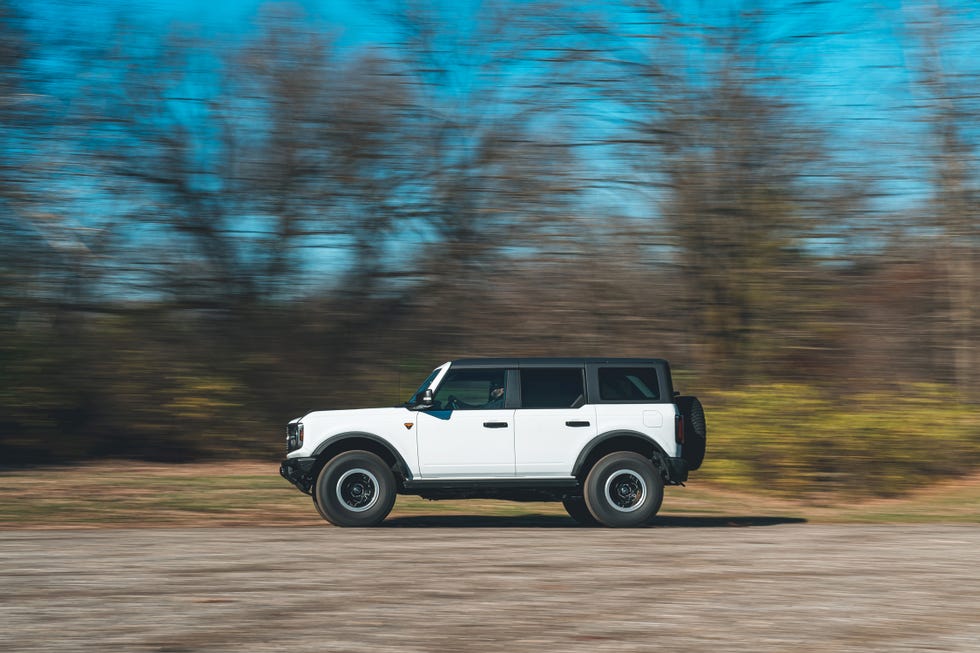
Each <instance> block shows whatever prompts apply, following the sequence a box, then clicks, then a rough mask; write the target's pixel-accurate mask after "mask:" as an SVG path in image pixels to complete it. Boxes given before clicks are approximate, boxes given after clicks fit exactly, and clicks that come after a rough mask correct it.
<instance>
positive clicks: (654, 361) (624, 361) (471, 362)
mask: <svg viewBox="0 0 980 653" xmlns="http://www.w3.org/2000/svg"><path fill="white" fill-rule="evenodd" d="M451 362H452V364H453V367H471V368H476V367H511V368H514V367H577V366H581V365H585V364H589V363H591V364H599V365H602V364H608V365H667V361H666V360H664V359H663V358H459V359H456V360H454V361H451Z"/></svg>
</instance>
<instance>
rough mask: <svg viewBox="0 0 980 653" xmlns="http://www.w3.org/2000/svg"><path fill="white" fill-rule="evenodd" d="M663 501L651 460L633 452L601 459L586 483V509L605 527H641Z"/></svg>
mask: <svg viewBox="0 0 980 653" xmlns="http://www.w3.org/2000/svg"><path fill="white" fill-rule="evenodd" d="M663 500H664V479H663V477H662V476H661V475H660V473H659V472H658V471H657V469H656V467H654V466H653V463H652V462H651V461H650V460H648V459H647V458H644V457H643V456H641V455H640V454H638V453H634V452H632V451H616V452H614V453H611V454H609V455H607V456H605V457H603V458H601V459H600V460H599V462H597V463H596V464H595V466H594V467H592V469H591V470H590V471H589V475H588V476H587V477H586V479H585V505H586V506H588V508H589V512H590V513H592V516H593V517H595V518H596V520H597V521H598V522H599V523H600V524H603V525H605V526H611V527H614V528H623V527H630V526H642V525H644V524H646V523H647V522H648V521H650V520H651V519H652V518H653V516H654V515H656V514H657V511H658V510H660V504H661V503H663Z"/></svg>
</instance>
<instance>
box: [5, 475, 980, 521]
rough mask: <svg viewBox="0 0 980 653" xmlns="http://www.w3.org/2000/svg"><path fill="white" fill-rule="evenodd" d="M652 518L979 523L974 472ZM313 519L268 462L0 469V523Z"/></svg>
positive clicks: (699, 504)
mask: <svg viewBox="0 0 980 653" xmlns="http://www.w3.org/2000/svg"><path fill="white" fill-rule="evenodd" d="M660 514H661V515H662V516H663V517H666V518H679V519H682V520H683V519H691V518H697V519H701V521H702V522H704V523H711V524H718V525H724V524H726V523H729V522H728V520H730V523H732V524H738V523H746V521H745V520H747V519H749V520H750V519H756V520H765V519H805V520H808V521H812V522H886V523H887V522H901V523H941V522H958V523H980V475H975V476H971V477H966V478H963V479H959V480H957V481H944V482H942V483H939V484H936V485H933V486H926V487H923V488H921V489H919V490H917V491H915V492H913V493H911V494H908V495H906V496H904V497H902V498H893V499H863V500H850V499H849V496H848V494H847V493H846V492H839V493H836V494H833V495H829V496H824V497H822V498H820V499H819V500H815V499H814V498H813V497H808V498H806V499H805V500H803V499H790V498H785V497H780V498H774V497H771V496H766V495H763V494H760V493H754V492H750V491H746V490H742V489H738V490H732V489H728V488H726V487H723V486H720V485H714V484H710V483H706V482H701V481H699V480H698V478H697V476H696V475H695V476H694V477H693V478H692V481H691V484H690V485H689V486H688V487H685V488H668V489H667V494H666V498H665V500H664V506H663V509H662V510H661V513H660ZM420 515H428V516H437V517H443V516H464V515H465V516H473V517H495V518H521V517H529V516H541V517H546V518H548V519H551V520H554V518H557V517H564V515H565V513H564V510H563V509H562V507H561V505H560V504H557V503H511V502H507V501H485V500H469V501H437V502H432V501H425V500H423V499H419V498H418V497H405V496H400V497H398V501H397V502H396V504H395V509H394V510H393V512H392V517H413V516H420ZM697 519H694V520H692V521H697ZM530 523H533V521H532V522H530ZM570 523H571V522H570ZM322 524H323V521H322V520H321V519H320V518H319V516H318V515H317V514H316V511H315V510H314V508H313V505H312V503H311V501H310V499H309V497H307V496H305V495H303V494H301V493H299V492H297V491H296V490H295V489H293V488H292V486H290V485H289V484H288V483H287V482H286V481H284V480H283V479H281V478H280V477H279V476H278V473H277V466H276V463H274V462H270V463H257V462H251V463H250V462H241V463H233V464H222V465H220V466H218V465H212V464H201V463H195V464H186V465H149V464H142V463H131V462H113V463H100V464H89V465H82V466H76V467H38V468H32V469H23V470H14V471H6V472H2V473H0V528H4V529H12V528H31V529H51V528H112V527H160V526H236V525H238V526H244V525H249V526H309V525H322Z"/></svg>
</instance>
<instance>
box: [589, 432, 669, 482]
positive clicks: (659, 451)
mask: <svg viewBox="0 0 980 653" xmlns="http://www.w3.org/2000/svg"><path fill="white" fill-rule="evenodd" d="M621 437H630V438H634V439H637V440H640V441H642V442H643V444H645V445H650V446H651V447H652V448H653V457H654V458H659V459H660V465H661V468H662V469H667V452H665V451H664V450H663V448H662V447H661V446H660V445H659V444H658V443H657V441H656V440H654V439H653V438H651V437H650V436H648V435H644V434H642V433H640V432H638V431H628V430H618V431H608V432H606V433H601V434H599V435H597V436H595V437H594V438H592V439H591V440H589V442H588V444H586V445H585V446H584V447H582V451H580V452H579V454H578V458H576V459H575V465H574V466H572V476H576V477H577V476H578V475H579V472H581V471H582V466H583V465H585V461H586V460H588V459H589V456H590V455H592V452H593V451H594V450H595V449H596V447H598V446H599V445H601V444H602V443H603V442H608V441H609V440H612V439H613V438H621Z"/></svg>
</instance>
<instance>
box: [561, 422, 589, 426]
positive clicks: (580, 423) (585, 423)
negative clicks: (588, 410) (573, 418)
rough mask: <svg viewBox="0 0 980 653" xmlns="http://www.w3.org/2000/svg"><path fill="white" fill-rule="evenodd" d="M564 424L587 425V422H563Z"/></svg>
mask: <svg viewBox="0 0 980 653" xmlns="http://www.w3.org/2000/svg"><path fill="white" fill-rule="evenodd" d="M565 426H589V423H588V422H565Z"/></svg>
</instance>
